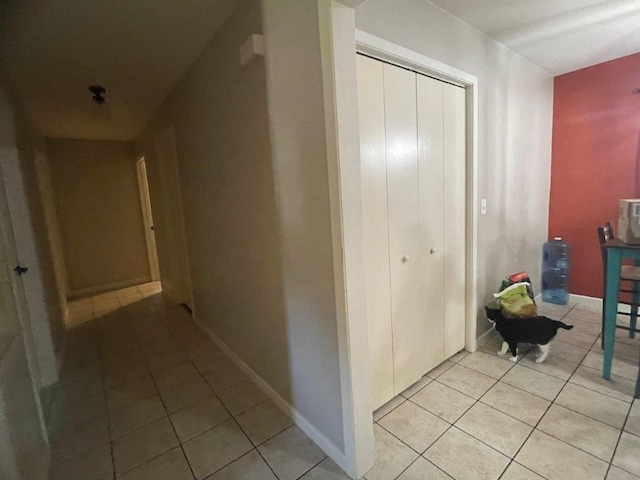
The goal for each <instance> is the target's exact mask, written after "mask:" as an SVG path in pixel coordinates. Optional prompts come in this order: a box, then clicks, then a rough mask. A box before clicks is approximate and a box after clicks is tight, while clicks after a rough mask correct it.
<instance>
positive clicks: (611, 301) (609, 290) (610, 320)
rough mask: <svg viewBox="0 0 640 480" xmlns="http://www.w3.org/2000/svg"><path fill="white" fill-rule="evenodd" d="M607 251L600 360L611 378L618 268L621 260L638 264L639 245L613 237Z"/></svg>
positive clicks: (639, 385)
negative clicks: (630, 260)
mask: <svg viewBox="0 0 640 480" xmlns="http://www.w3.org/2000/svg"><path fill="white" fill-rule="evenodd" d="M604 248H606V252H607V271H606V281H605V289H606V290H605V297H606V300H605V303H604V359H603V362H602V376H603V377H604V378H605V379H607V380H610V379H611V362H612V360H613V348H614V345H615V340H616V319H617V317H618V291H619V290H620V268H621V266H622V260H623V259H625V258H628V259H632V260H633V261H634V263H635V264H636V265H638V264H640V245H631V244H628V243H624V242H623V241H621V240H618V239H614V240H610V241H608V242H607V243H605V244H604ZM635 396H636V397H639V396H640V372H638V381H637V382H636V394H635Z"/></svg>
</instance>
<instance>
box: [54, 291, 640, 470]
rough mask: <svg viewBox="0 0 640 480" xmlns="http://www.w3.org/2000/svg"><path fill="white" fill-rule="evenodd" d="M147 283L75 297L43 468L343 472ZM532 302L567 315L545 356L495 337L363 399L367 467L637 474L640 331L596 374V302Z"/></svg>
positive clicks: (621, 343)
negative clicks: (506, 354) (383, 396)
mask: <svg viewBox="0 0 640 480" xmlns="http://www.w3.org/2000/svg"><path fill="white" fill-rule="evenodd" d="M159 288H160V287H159V285H158V284H157V283H156V284H146V285H144V286H139V287H131V288H129V289H124V290H120V291H118V292H115V293H110V294H104V295H100V296H97V297H93V298H87V299H82V300H79V301H76V302H74V303H73V304H72V309H73V314H74V318H75V319H76V322H77V323H76V326H75V327H73V328H72V329H71V330H70V332H69V335H68V345H67V353H66V362H65V365H66V368H65V370H64V373H63V375H62V381H61V383H60V385H59V386H58V387H57V388H56V390H55V397H54V407H53V410H52V412H51V415H50V421H49V424H50V430H51V432H52V449H53V451H52V454H53V462H52V465H53V466H52V468H51V480H109V479H113V478H117V479H123V480H133V479H135V480H163V479H167V480H193V479H194V478H195V479H197V480H201V479H208V480H222V479H227V480H234V479H237V480H278V479H279V480H285V479H286V480H295V479H303V480H345V479H347V478H348V477H346V476H345V475H344V473H342V472H341V471H340V470H339V469H338V468H337V467H336V465H335V464H334V463H333V462H332V461H331V460H330V459H328V458H326V456H325V455H324V453H323V452H322V451H321V450H320V449H319V448H318V447H316V446H315V444H314V443H313V442H312V441H311V440H309V439H308V438H307V437H306V436H305V435H304V433H302V431H301V430H300V429H298V427H296V426H294V425H293V423H292V422H291V420H290V419H289V418H287V417H286V416H285V415H284V414H283V413H282V411H281V410H280V409H279V408H278V407H277V406H276V405H275V404H274V403H273V402H272V401H271V400H269V399H268V398H267V397H266V396H265V395H264V394H263V393H262V392H261V391H260V390H259V389H258V388H257V387H256V386H255V385H254V384H253V383H252V382H251V381H250V380H249V378H248V377H247V376H246V375H244V373H243V372H242V371H240V370H239V369H238V368H237V367H236V366H234V364H233V363H231V360H230V359H229V358H228V357H226V356H225V354H224V353H223V352H222V351H221V350H220V349H219V348H218V347H217V346H215V345H214V344H213V343H212V342H211V341H210V340H209V339H208V338H207V336H206V335H205V334H204V333H203V332H202V331H201V330H200V329H199V328H198V327H197V325H196V324H195V323H194V322H193V321H192V319H191V317H190V315H189V314H188V313H187V312H186V310H184V309H183V308H182V307H179V306H175V305H173V304H171V303H170V302H169V301H168V300H167V299H166V297H165V296H163V295H162V293H161V292H160V291H159ZM116 304H118V307H116ZM539 311H540V313H541V314H546V315H549V316H551V317H553V318H562V319H563V320H564V321H565V322H566V323H570V324H573V325H574V326H575V328H574V329H573V330H571V331H568V332H567V331H561V332H560V334H559V335H558V338H557V339H556V340H554V342H553V344H552V349H551V355H550V356H549V358H547V360H546V361H545V362H544V363H542V364H537V363H535V362H534V361H533V359H532V356H533V354H534V352H533V351H530V352H528V353H526V354H524V355H523V354H521V355H520V357H519V360H518V363H516V364H514V363H512V362H510V361H508V360H506V359H504V358H500V357H498V356H497V355H496V353H495V351H496V350H497V349H498V347H499V345H500V343H501V342H500V339H499V338H498V337H497V336H496V335H493V336H492V337H491V339H490V341H489V342H488V343H487V345H486V346H485V347H484V348H483V349H481V350H480V351H477V352H474V353H471V354H469V353H467V352H464V351H463V352H460V353H459V354H457V355H455V356H454V357H452V358H451V359H450V360H447V361H446V362H444V363H443V364H442V365H440V366H439V367H437V368H436V369H434V370H433V371H431V372H429V374H428V375H426V376H425V377H423V379H422V380H421V381H419V382H418V383H416V384H415V385H414V386H413V387H411V388H409V389H408V390H406V391H405V392H403V393H402V394H401V395H399V396H398V397H396V398H395V399H393V400H392V401H391V402H389V403H388V404H387V405H385V406H384V407H382V408H381V409H380V410H378V411H377V412H375V414H374V422H375V423H374V434H375V442H376V452H375V453H376V465H375V467H374V468H373V469H372V470H371V471H369V472H368V473H367V474H366V478H367V479H368V480H393V479H398V480H433V479H451V478H454V479H473V480H479V479H494V480H495V479H501V480H523V479H538V480H539V479H549V480H567V479H575V480H587V479H594V480H602V479H604V478H606V479H608V480H633V479H637V478H640V477H637V476H635V475H633V474H632V473H630V472H633V473H635V474H636V475H637V474H640V464H639V463H638V461H637V456H636V452H637V448H638V446H640V437H639V436H638V434H640V409H639V407H638V405H637V401H634V399H633V397H632V395H633V390H634V385H635V383H634V382H635V378H636V375H637V368H638V367H637V348H638V345H639V344H640V339H635V340H632V339H629V338H628V337H627V336H626V335H625V332H623V331H618V332H617V337H618V341H617V343H616V358H615V360H614V366H613V375H612V381H611V382H608V381H605V380H602V378H601V370H600V368H601V363H602V353H601V350H600V342H599V340H598V335H599V329H600V325H599V322H600V313H599V312H596V311H595V310H594V309H593V307H591V306H589V305H580V304H578V305H575V304H573V305H570V306H567V307H559V306H554V305H549V304H541V305H540V306H539ZM494 333H495V332H494ZM445 472H446V473H445ZM534 472H535V473H534Z"/></svg>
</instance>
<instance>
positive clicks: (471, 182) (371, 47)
mask: <svg viewBox="0 0 640 480" xmlns="http://www.w3.org/2000/svg"><path fill="white" fill-rule="evenodd" d="M356 45H357V47H356V49H357V51H358V52H359V53H363V54H365V55H368V56H370V57H373V58H377V59H379V60H382V61H384V62H387V63H391V64H393V65H398V66H400V67H404V68H408V69H409V70H412V71H415V72H418V73H422V74H424V75H427V76H429V77H433V78H437V79H438V80H443V81H445V82H449V83H453V84H455V85H459V86H461V87H463V88H464V89H465V91H466V113H467V132H466V136H467V139H466V157H467V158H466V192H465V197H466V211H467V213H466V217H467V218H466V280H467V282H466V283H467V285H466V294H465V297H466V302H465V303H466V305H465V307H466V316H465V327H466V328H465V349H466V350H468V351H470V352H473V351H475V350H476V348H477V345H476V343H477V338H476V329H477V325H476V310H477V231H478V213H477V208H476V206H477V205H478V201H477V198H476V197H477V192H478V169H477V158H478V148H477V145H478V138H477V137H478V134H477V132H478V113H477V112H478V95H477V92H478V78H477V77H476V76H474V75H470V74H468V73H466V72H463V71H462V70H458V69H456V68H453V67H450V66H449V65H446V64H444V63H442V62H439V61H437V60H434V59H432V58H429V57H426V56H424V55H421V54H418V53H416V52H413V51H411V50H408V49H406V48H404V47H401V46H399V45H396V44H394V43H391V42H388V41H386V40H383V39H381V38H378V37H375V36H373V35H371V34H368V33H366V32H363V31H360V30H356Z"/></svg>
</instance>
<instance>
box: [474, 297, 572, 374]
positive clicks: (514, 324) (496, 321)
mask: <svg viewBox="0 0 640 480" xmlns="http://www.w3.org/2000/svg"><path fill="white" fill-rule="evenodd" d="M484 309H485V311H486V313H487V318H488V319H489V321H490V322H491V323H493V326H494V327H495V329H496V330H497V331H498V333H499V334H500V336H501V337H502V339H503V342H502V350H500V351H499V352H498V355H504V354H505V353H507V350H511V358H510V360H511V361H512V362H515V361H516V360H517V359H518V348H517V347H518V344H519V343H531V344H535V345H538V347H539V348H540V352H539V353H538V355H536V362H537V363H541V362H544V360H545V359H546V358H547V355H549V351H550V350H551V347H550V346H549V342H551V340H553V337H555V336H556V334H557V333H558V329H559V328H564V329H565V330H571V329H572V328H573V325H567V324H566V323H562V322H560V321H558V320H552V319H551V318H548V317H543V316H538V317H530V318H507V317H505V316H504V315H503V314H502V310H500V309H495V308H489V307H484Z"/></svg>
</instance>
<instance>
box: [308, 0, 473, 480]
mask: <svg viewBox="0 0 640 480" xmlns="http://www.w3.org/2000/svg"><path fill="white" fill-rule="evenodd" d="M318 13H319V24H320V52H321V59H322V73H323V74H322V77H323V78H322V79H323V91H324V107H325V133H326V146H327V174H328V190H329V192H328V193H329V204H330V212H331V237H332V247H333V268H334V285H335V286H334V292H335V307H336V328H337V335H338V353H339V364H340V383H341V397H342V422H343V438H344V446H343V447H342V448H339V447H336V446H335V445H333V444H327V442H320V443H319V444H320V445H321V447H322V448H323V449H324V450H325V452H330V456H331V457H332V459H333V460H334V461H336V463H337V464H338V465H339V466H340V467H341V468H342V469H344V470H345V471H346V472H347V474H348V475H350V476H351V477H352V478H360V477H361V476H363V475H364V474H365V473H366V472H367V471H368V470H369V469H370V468H371V467H372V466H373V463H374V446H373V422H372V416H371V413H372V408H371V405H372V401H371V400H372V399H371V369H370V367H369V341H368V327H367V315H366V291H365V287H364V283H365V270H364V254H363V220H362V201H361V190H362V186H361V181H360V138H359V121H358V95H357V92H358V90H357V88H358V87H357V73H356V53H357V52H362V53H365V54H367V55H369V56H372V57H374V58H378V59H380V60H384V61H386V62H389V63H394V64H396V65H399V66H403V67H405V68H410V69H412V70H415V71H418V72H420V73H425V74H427V75H429V76H433V77H436V78H440V79H442V80H445V81H449V82H451V83H456V84H458V85H460V86H463V87H464V88H465V90H466V106H467V112H466V114H467V141H466V146H467V158H466V167H467V172H466V174H467V179H466V207H467V213H466V215H467V219H466V230H467V232H466V242H467V245H466V261H467V262H466V276H467V285H466V292H465V299H466V302H465V303H466V305H465V307H466V315H465V317H466V318H465V330H466V331H465V348H466V349H467V350H469V351H474V350H476V348H477V342H476V311H477V287H476V279H477V224H478V219H477V209H476V206H477V203H478V202H477V198H476V197H477V191H478V189H477V168H476V165H477V158H478V153H477V151H478V148H477V143H478V142H477V131H478V129H477V112H478V99H477V92H478V79H477V77H475V76H473V75H469V74H467V73H466V72H462V71H460V70H457V69H455V68H452V67H449V66H448V65H445V64H443V63H441V62H438V61H436V60H433V59H430V58H428V57H426V56H423V55H419V54H416V53H415V52H412V51H410V50H408V49H405V48H403V47H400V46H398V45H395V44H393V43H391V42H387V41H385V40H382V39H380V38H377V37H374V36H373V35H369V34H367V33H365V32H362V31H358V30H357V29H356V27H355V12H354V10H353V9H352V8H349V7H348V6H345V5H342V4H341V3H338V2H335V1H330V0H321V1H319V2H318ZM312 438H313V437H312ZM314 440H316V438H314ZM321 440H322V439H321Z"/></svg>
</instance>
